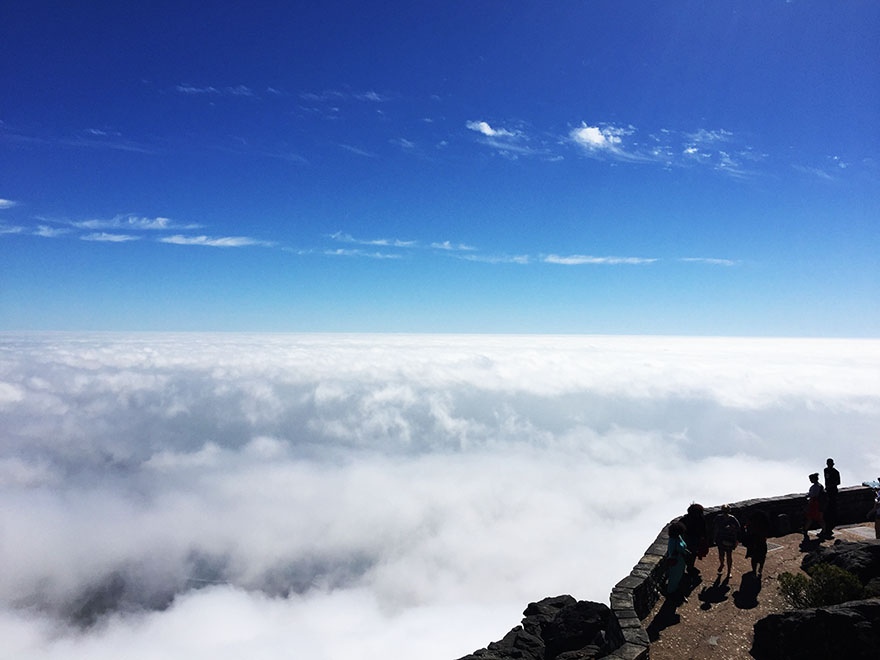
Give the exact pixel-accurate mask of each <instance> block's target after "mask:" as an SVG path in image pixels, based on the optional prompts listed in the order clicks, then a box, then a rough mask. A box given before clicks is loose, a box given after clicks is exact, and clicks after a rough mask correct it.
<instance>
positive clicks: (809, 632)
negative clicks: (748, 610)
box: [751, 598, 880, 660]
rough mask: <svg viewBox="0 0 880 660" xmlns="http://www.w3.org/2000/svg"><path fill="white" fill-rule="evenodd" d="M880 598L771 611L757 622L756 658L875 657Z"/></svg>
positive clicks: (862, 659) (854, 659)
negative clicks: (781, 611)
mask: <svg viewBox="0 0 880 660" xmlns="http://www.w3.org/2000/svg"><path fill="white" fill-rule="evenodd" d="M878 648H880V598H872V599H870V600H859V601H852V602H849V603H842V604H840V605H833V606H831V607H815V608H810V609H804V610H793V611H791V612H783V613H782V614H771V615H770V616H767V617H764V618H763V619H761V620H760V621H758V622H757V623H756V624H755V637H754V641H753V643H752V650H751V654H752V656H753V657H754V658H756V660H825V659H826V658H847V659H848V660H869V659H870V660H875V659H876V658H877V653H878V651H877V649H878Z"/></svg>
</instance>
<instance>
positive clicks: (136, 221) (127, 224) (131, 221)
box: [70, 215, 204, 231]
mask: <svg viewBox="0 0 880 660" xmlns="http://www.w3.org/2000/svg"><path fill="white" fill-rule="evenodd" d="M70 224H71V225H72V226H74V227H77V228H79V229H127V230H135V231H152V230H158V231H167V230H171V229H199V228H201V227H203V226H204V225H200V224H195V223H190V224H177V223H175V222H174V221H173V220H171V219H170V218H162V217H157V218H143V217H138V216H134V215H117V216H115V217H113V218H110V219H93V220H83V221H80V222H71V223H70Z"/></svg>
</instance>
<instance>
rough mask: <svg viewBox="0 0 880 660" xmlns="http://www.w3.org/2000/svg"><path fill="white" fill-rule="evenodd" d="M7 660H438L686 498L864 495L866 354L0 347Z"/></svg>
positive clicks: (0, 594) (577, 585)
mask: <svg viewBox="0 0 880 660" xmlns="http://www.w3.org/2000/svg"><path fill="white" fill-rule="evenodd" d="M0 429H2V430H0V496H2V504H0V506H2V509H0V562H2V566H3V570H2V571H0V638H2V639H3V640H4V646H5V647H6V649H7V650H6V651H4V653H9V656H8V657H16V658H22V657H26V658H105V657H106V658H111V657H113V658H115V657H120V656H125V657H131V658H140V657H143V658H152V657H180V658H225V657H230V658H231V657H254V658H258V657H266V658H275V657H279V656H282V655H283V656H285V657H287V656H289V657H302V658H314V659H316V660H320V659H322V658H332V659H336V658H346V657H359V658H367V659H369V658H380V657H381V658H412V657H421V658H426V659H431V658H438V659H439V658H452V657H457V656H458V655H462V654H464V653H466V652H468V651H470V650H473V649H474V648H476V647H479V646H482V645H483V644H485V642H487V641H488V640H489V639H490V638H491V637H492V636H493V635H497V634H498V633H499V631H503V630H506V629H507V628H508V627H509V626H510V625H512V623H513V622H514V621H516V620H517V618H518V616H519V612H520V611H521V610H522V608H523V606H524V605H525V603H526V602H528V601H529V600H535V599H538V598H541V597H543V596H545V595H551V594H556V593H562V592H567V593H572V594H573V595H575V596H577V597H579V598H587V599H593V600H600V601H602V600H605V599H606V598H607V594H608V591H609V589H610V588H611V586H612V585H613V583H614V582H616V581H617V580H618V579H619V578H620V577H621V576H623V575H624V574H626V573H627V572H628V571H629V568H630V567H631V566H632V564H633V563H635V561H637V560H638V558H639V556H640V555H641V552H642V550H643V549H644V547H645V546H646V545H647V543H649V542H650V541H651V540H652V539H653V537H654V535H655V534H656V532H657V530H658V529H659V528H660V526H662V524H663V523H664V522H665V521H666V520H668V519H669V518H670V517H672V516H673V515H676V514H677V513H680V512H681V511H682V510H683V509H684V508H685V507H686V506H687V504H688V503H690V502H691V501H692V500H698V501H703V502H704V503H706V504H717V503H721V502H723V501H733V500H737V499H743V498H747V497H754V496H757V495H772V494H781V493H786V492H794V491H804V490H806V486H807V485H808V482H807V479H806V474H807V473H808V472H812V471H816V470H819V469H820V468H821V467H822V465H823V464H824V459H825V458H826V457H827V456H828V455H832V456H834V458H835V459H836V461H837V463H838V466H839V467H840V469H841V473H842V475H843V480H844V482H845V483H847V484H849V483H856V482H860V481H862V480H863V479H866V478H874V477H876V476H877V474H880V453H878V452H877V451H876V450H875V449H874V447H875V446H876V442H872V441H874V440H875V439H876V437H877V432H878V430H880V342H878V341H872V340H801V339H798V340H776V339H773V340H770V339H721V338H719V339H695V338H649V337H545V336H527V337H513V336H393V335H378V336H367V335H353V336H349V335H190V334H187V335H169V334H158V335H131V334H126V335H99V334H90V335H66V334H45V335H37V336H25V335H16V334H5V335H2V336H0Z"/></svg>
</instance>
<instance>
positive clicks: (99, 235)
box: [80, 231, 141, 243]
mask: <svg viewBox="0 0 880 660" xmlns="http://www.w3.org/2000/svg"><path fill="white" fill-rule="evenodd" d="M80 240H83V241H97V242H101V243H128V242H129V241H139V240H141V237H140V236H134V235H132V234H111V233H107V232H104V231H101V232H95V233H93V234H84V235H83V236H80Z"/></svg>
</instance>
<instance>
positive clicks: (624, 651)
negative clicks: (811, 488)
mask: <svg viewBox="0 0 880 660" xmlns="http://www.w3.org/2000/svg"><path fill="white" fill-rule="evenodd" d="M873 501H874V491H873V490H871V489H870V488H866V487H864V486H852V487H849V488H841V489H840V492H839V493H838V495H837V521H836V524H838V525H847V524H852V523H859V522H864V521H865V515H866V514H867V512H868V510H869V509H870V508H871V506H872V503H873ZM805 507H806V496H805V493H793V494H790V495H782V496H781V497H770V498H766V499H757V500H745V501H743V502H736V503H734V504H731V505H730V510H731V513H732V514H733V515H734V516H736V517H737V519H738V520H740V521H744V520H748V518H749V516H750V515H751V513H752V512H753V511H756V510H762V511H764V512H766V513H767V515H768V516H769V517H770V523H771V528H772V531H771V536H785V535H786V534H790V533H792V532H794V531H797V530H799V529H801V528H802V527H803V524H804V510H805ZM720 510H721V507H711V508H708V509H706V523H707V528H708V529H709V530H710V534H711V530H712V529H713V527H712V525H713V523H714V520H715V516H716V515H718V512H719V511H720ZM675 520H678V518H676V519H674V520H671V521H669V524H667V525H666V526H665V527H664V528H663V529H662V530H661V532H660V534H659V535H658V536H657V538H656V539H654V542H653V543H651V545H650V546H648V549H647V550H645V553H644V554H643V555H642V558H641V559H640V560H639V562H638V563H637V564H636V565H635V566H634V567H633V569H632V571H630V574H629V575H627V576H626V577H625V578H623V579H622V580H621V581H620V582H618V583H617V584H616V585H615V586H614V588H613V589H612V590H611V611H612V613H613V615H614V616H612V617H611V625H610V629H609V636H613V637H614V638H615V640H616V641H617V642H618V643H619V644H620V647H619V648H618V649H617V650H616V651H614V652H613V653H612V654H611V655H609V656H607V657H608V658H610V659H611V660H647V659H648V658H649V657H650V642H649V641H648V633H647V631H646V630H645V627H644V626H643V625H642V621H643V620H644V619H645V618H646V617H647V616H648V615H649V614H650V613H651V609H652V608H653V607H654V605H655V604H656V603H657V601H658V600H660V598H661V596H662V595H663V591H664V585H665V584H666V575H667V568H666V566H665V563H664V562H663V557H664V555H665V554H666V544H667V539H668V535H667V530H668V529H669V525H670V524H672V523H673V522H675ZM710 540H711V539H710Z"/></svg>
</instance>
